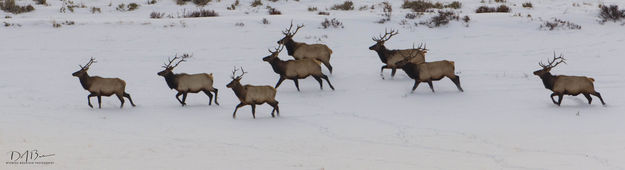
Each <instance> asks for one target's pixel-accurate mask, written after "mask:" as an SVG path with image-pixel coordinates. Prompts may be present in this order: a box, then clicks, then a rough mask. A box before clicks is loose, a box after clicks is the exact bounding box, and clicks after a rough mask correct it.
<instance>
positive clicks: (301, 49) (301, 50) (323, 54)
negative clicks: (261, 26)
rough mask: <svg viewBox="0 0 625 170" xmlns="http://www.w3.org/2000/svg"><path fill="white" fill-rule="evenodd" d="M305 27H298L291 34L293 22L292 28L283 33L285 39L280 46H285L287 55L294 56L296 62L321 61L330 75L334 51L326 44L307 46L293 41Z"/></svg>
mask: <svg viewBox="0 0 625 170" xmlns="http://www.w3.org/2000/svg"><path fill="white" fill-rule="evenodd" d="M302 27H304V25H303V24H302V25H298V26H297V28H296V29H295V31H293V32H291V29H292V28H293V22H291V26H290V27H289V28H288V29H286V30H285V31H282V34H284V38H282V39H280V40H279V41H278V44H280V45H285V46H286V50H287V53H288V54H289V55H290V56H293V58H295V59H296V60H301V59H305V58H312V59H316V60H319V61H321V63H323V65H325V66H326V67H327V68H328V70H329V71H330V73H332V65H331V64H330V55H332V50H331V49H330V48H328V46H327V45H324V44H306V43H301V42H295V41H294V40H293V36H294V35H295V34H296V33H297V31H299V29H300V28H302Z"/></svg>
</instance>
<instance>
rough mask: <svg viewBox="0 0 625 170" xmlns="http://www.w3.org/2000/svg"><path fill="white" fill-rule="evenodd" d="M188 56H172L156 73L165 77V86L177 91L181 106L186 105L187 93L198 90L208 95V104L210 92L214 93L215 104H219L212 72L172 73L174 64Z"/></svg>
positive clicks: (211, 95) (209, 103)
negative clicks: (161, 69)
mask: <svg viewBox="0 0 625 170" xmlns="http://www.w3.org/2000/svg"><path fill="white" fill-rule="evenodd" d="M188 57H190V56H189V55H187V54H185V55H183V56H181V57H178V56H176V57H174V58H173V59H171V60H169V64H165V65H164V66H163V68H165V69H164V70H163V71H160V72H158V73H157V74H158V75H159V76H163V77H164V78H165V82H167V86H168V87H169V88H170V89H174V90H176V91H178V93H177V94H176V100H178V102H180V104H182V106H185V105H186V99H187V94H188V93H198V92H200V91H201V92H204V93H205V94H206V95H207V96H208V105H211V104H212V101H213V94H211V92H213V93H215V104H217V105H219V103H218V102H217V95H218V89H217V88H214V87H213V73H211V74H206V73H198V74H186V73H178V74H174V73H173V69H174V68H176V66H178V64H180V63H181V62H184V61H186V60H185V59H186V58H188ZM176 60H178V62H177V63H176V64H175V65H173V66H172V64H173V62H174V61H176ZM180 95H182V100H181V99H180V98H179V97H180Z"/></svg>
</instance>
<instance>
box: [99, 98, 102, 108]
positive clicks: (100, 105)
mask: <svg viewBox="0 0 625 170" xmlns="http://www.w3.org/2000/svg"><path fill="white" fill-rule="evenodd" d="M98 108H100V109H102V96H100V95H98Z"/></svg>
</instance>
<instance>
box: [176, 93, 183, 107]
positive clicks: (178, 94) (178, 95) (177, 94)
mask: <svg viewBox="0 0 625 170" xmlns="http://www.w3.org/2000/svg"><path fill="white" fill-rule="evenodd" d="M180 95H182V92H178V93H176V100H178V102H180V104H182V105H183V106H184V102H182V100H180Z"/></svg>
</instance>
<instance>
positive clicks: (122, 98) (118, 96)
mask: <svg viewBox="0 0 625 170" xmlns="http://www.w3.org/2000/svg"><path fill="white" fill-rule="evenodd" d="M115 96H117V99H119V102H121V103H122V104H121V106H119V108H124V102H125V101H124V97H123V95H119V94H115Z"/></svg>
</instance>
